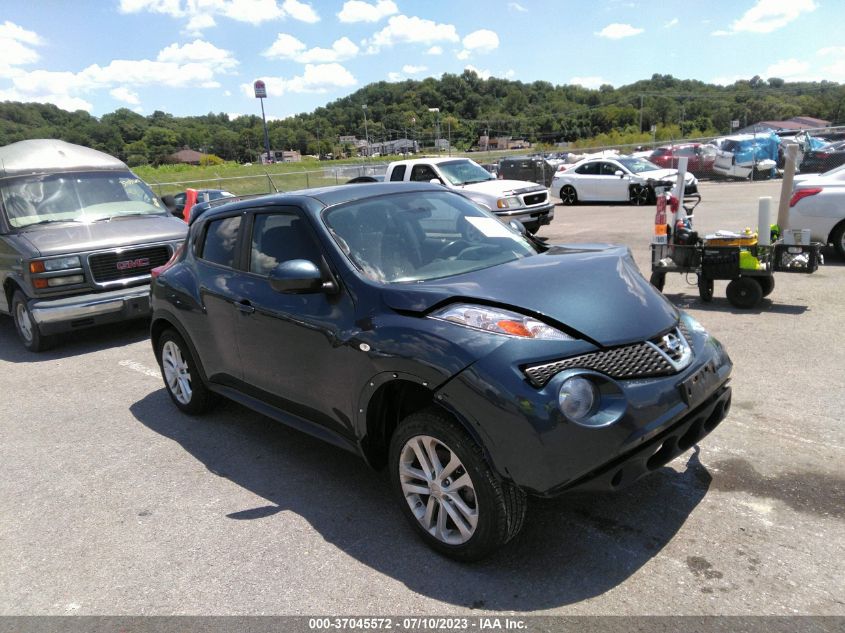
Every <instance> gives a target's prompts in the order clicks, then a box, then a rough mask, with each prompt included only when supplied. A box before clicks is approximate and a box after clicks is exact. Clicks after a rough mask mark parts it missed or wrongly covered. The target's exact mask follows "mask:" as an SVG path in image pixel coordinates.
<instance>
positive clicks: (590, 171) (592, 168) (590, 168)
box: [575, 163, 599, 176]
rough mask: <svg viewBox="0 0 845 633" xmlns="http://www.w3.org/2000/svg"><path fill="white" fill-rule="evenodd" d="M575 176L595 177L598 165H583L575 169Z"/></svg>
mask: <svg viewBox="0 0 845 633" xmlns="http://www.w3.org/2000/svg"><path fill="white" fill-rule="evenodd" d="M575 173H576V174H585V175H589V176H595V175H597V174H598V173H599V164H598V163H584V164H583V165H581V166H580V167H576V168H575Z"/></svg>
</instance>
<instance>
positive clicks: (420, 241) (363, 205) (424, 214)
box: [323, 191, 537, 283]
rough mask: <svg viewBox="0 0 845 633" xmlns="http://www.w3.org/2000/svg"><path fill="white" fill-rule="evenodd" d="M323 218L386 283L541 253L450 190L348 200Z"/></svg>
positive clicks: (355, 258) (354, 257)
mask: <svg viewBox="0 0 845 633" xmlns="http://www.w3.org/2000/svg"><path fill="white" fill-rule="evenodd" d="M323 221H324V222H325V224H326V226H327V227H328V229H329V231H330V233H331V234H332V236H333V237H334V239H335V241H336V242H337V244H338V246H339V247H340V249H341V250H342V251H343V252H344V254H345V255H346V256H347V257H348V258H349V259H350V260H351V261H352V263H353V264H354V265H355V267H356V268H358V270H360V271H361V272H362V273H363V275H364V276H366V277H368V278H369V279H371V280H373V281H377V282H381V283H401V282H421V281H428V280H430V279H439V278H442V277H450V276H452V275H459V274H462V273H468V272H471V271H473V270H480V269H482V268H490V267H491V266H497V265H499V264H504V263H506V262H511V261H514V260H516V259H520V258H522V257H528V256H530V255H535V254H536V253H537V250H536V249H535V248H534V246H532V245H531V243H530V242H529V241H528V240H526V239H525V238H524V237H523V236H522V235H520V234H519V233H517V232H516V231H514V230H513V229H511V228H510V227H508V226H505V225H504V224H502V222H501V221H500V220H499V219H498V218H496V217H495V216H494V215H491V214H490V213H488V212H486V211H483V210H481V209H479V208H478V207H477V206H476V205H474V204H473V203H472V202H470V201H469V200H467V199H466V198H464V197H462V196H459V195H457V194H454V193H449V192H445V191H443V192H437V191H426V192H419V191H416V192H412V193H398V194H392V195H387V196H379V197H377V198H368V199H365V200H358V201H355V202H349V203H347V204H343V205H339V206H336V207H333V208H331V209H329V210H328V211H326V212H325V213H324V214H323Z"/></svg>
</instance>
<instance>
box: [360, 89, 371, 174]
mask: <svg viewBox="0 0 845 633" xmlns="http://www.w3.org/2000/svg"><path fill="white" fill-rule="evenodd" d="M361 109H362V110H364V136H365V137H366V139H365V142H366V146H365V147H366V152H367V160H370V133H369V131H368V130H367V104H366V103H365V104H364V105H362V106H361Z"/></svg>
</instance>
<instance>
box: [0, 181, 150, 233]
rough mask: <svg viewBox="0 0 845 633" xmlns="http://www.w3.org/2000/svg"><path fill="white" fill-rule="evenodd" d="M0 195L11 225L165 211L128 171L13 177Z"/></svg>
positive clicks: (83, 219) (73, 220) (97, 218)
mask: <svg viewBox="0 0 845 633" xmlns="http://www.w3.org/2000/svg"><path fill="white" fill-rule="evenodd" d="M0 197H2V202H3V211H4V213H5V214H6V219H7V220H8V221H9V224H10V225H11V226H12V227H14V228H25V227H27V226H32V225H35V224H48V223H53V222H84V223H88V222H98V221H100V220H111V219H114V218H117V217H120V216H126V215H161V214H163V213H164V212H165V210H164V208H163V207H162V206H161V203H160V202H159V200H158V198H156V196H155V195H154V194H153V192H152V191H151V190H150V188H149V187H147V185H146V184H144V183H143V182H142V181H141V180H139V179H138V178H137V177H136V176H135V175H134V174H132V173H131V172H128V171H126V172H114V171H109V172H75V173H60V174H51V175H48V176H44V175H39V176H25V177H21V178H15V179H12V180H8V181H6V182H2V183H0Z"/></svg>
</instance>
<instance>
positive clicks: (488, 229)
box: [467, 217, 515, 238]
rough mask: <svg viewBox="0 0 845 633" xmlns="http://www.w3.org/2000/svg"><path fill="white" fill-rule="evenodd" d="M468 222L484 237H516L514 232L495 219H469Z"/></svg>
mask: <svg viewBox="0 0 845 633" xmlns="http://www.w3.org/2000/svg"><path fill="white" fill-rule="evenodd" d="M467 222H469V223H470V224H472V225H473V226H474V227H475V228H477V229H478V230H479V231H481V233H482V235H484V237H510V238H513V237H515V235H514V234H513V231H511V230H510V229H509V228H508V227H506V226H505V225H504V224H502V223H501V222H499V220H494V219H493V218H480V217H468V218H467Z"/></svg>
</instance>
